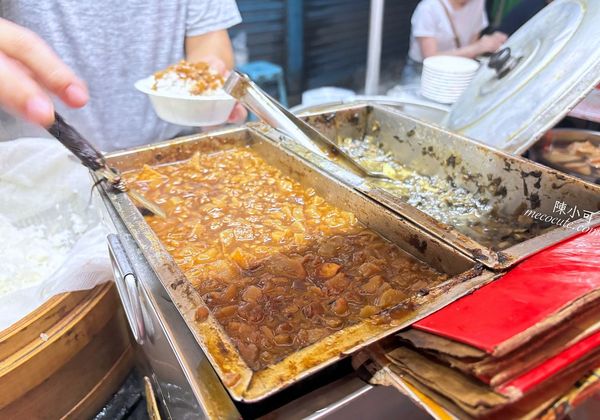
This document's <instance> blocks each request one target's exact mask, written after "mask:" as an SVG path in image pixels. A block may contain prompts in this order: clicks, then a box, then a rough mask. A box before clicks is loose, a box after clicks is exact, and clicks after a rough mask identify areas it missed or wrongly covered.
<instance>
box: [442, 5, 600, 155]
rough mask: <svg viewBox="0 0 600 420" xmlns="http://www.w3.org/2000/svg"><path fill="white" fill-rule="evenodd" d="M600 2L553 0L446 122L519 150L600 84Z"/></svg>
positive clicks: (492, 62) (484, 70) (484, 71)
mask: <svg viewBox="0 0 600 420" xmlns="http://www.w3.org/2000/svg"><path fill="white" fill-rule="evenodd" d="M599 40H600V1H598V0H555V1H554V2H553V3H551V4H550V5H549V6H547V7H545V8H544V9H543V10H542V11H541V12H540V13H538V14H537V15H536V16H534V17H533V19H531V20H530V21H529V22H527V23H526V24H525V25H524V26H523V27H522V28H521V29H519V30H518V31H517V32H516V33H515V34H514V35H513V36H511V37H510V38H509V39H508V41H507V43H506V45H505V47H506V48H504V49H503V50H500V51H499V52H497V53H496V54H494V55H493V56H492V57H491V58H490V59H489V61H487V62H486V63H484V65H483V66H482V67H481V69H480V70H479V71H478V72H477V74H476V75H475V77H474V79H473V81H472V83H471V84H470V85H469V87H468V88H467V89H466V90H465V92H464V93H463V95H462V96H461V97H460V99H459V100H458V102H456V103H455V104H454V106H453V107H452V109H451V111H450V114H449V115H448V119H447V120H446V126H447V127H448V129H450V130H452V131H455V132H459V133H461V134H464V135H466V136H468V137H471V138H472V139H475V140H477V141H480V142H482V143H485V144H487V145H489V146H492V147H495V148H497V149H501V150H504V151H506V152H510V153H516V154H520V153H522V152H524V151H526V150H527V149H528V148H529V146H531V145H532V144H533V143H535V141H536V140H537V139H538V138H540V137H541V136H542V135H543V134H544V133H545V132H546V131H547V130H548V129H550V128H551V127H553V126H554V125H555V124H556V123H557V122H558V121H560V119H562V118H563V117H564V116H565V115H566V114H567V113H568V112H569V111H570V110H571V109H572V108H573V107H575V105H577V103H578V102H580V101H581V100H582V99H583V98H584V97H585V96H586V95H587V94H588V93H589V92H590V91H591V90H592V89H593V88H594V87H595V86H596V85H597V84H598V83H599V82H600V48H599V43H598V42H599Z"/></svg>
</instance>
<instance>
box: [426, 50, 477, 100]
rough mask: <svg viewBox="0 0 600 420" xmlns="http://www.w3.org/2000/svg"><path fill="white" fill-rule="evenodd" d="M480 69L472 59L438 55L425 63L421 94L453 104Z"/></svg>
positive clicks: (427, 59) (429, 58)
mask: <svg viewBox="0 0 600 420" xmlns="http://www.w3.org/2000/svg"><path fill="white" fill-rule="evenodd" d="M478 68H479V63H478V62H477V61H475V60H471V59H470V58H464V57H453V56H445V55H437V56H434V57H428V58H426V59H425V60H424V61H423V75H422V77H421V93H422V94H423V96H424V97H426V98H427V99H431V100H432V101H436V102H440V103H443V104H452V103H454V102H456V100H457V99H458V98H459V97H460V95H461V94H462V93H463V91H464V90H465V89H466V88H467V86H468V85H469V83H471V80H472V79H473V76H475V73H476V72H477V69H478Z"/></svg>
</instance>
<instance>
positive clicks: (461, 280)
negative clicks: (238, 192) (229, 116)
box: [104, 128, 495, 402]
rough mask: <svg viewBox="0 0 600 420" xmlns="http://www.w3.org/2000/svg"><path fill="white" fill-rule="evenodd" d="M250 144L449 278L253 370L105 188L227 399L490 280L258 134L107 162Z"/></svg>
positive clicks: (216, 137)
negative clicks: (400, 307) (384, 316)
mask: <svg viewBox="0 0 600 420" xmlns="http://www.w3.org/2000/svg"><path fill="white" fill-rule="evenodd" d="M233 145H249V146H250V147H252V148H253V149H254V150H256V152H258V153H259V154H260V155H261V156H262V157H263V158H265V159H266V160H267V161H268V162H269V163H270V164H272V165H275V166H276V167H278V168H280V169H281V170H282V172H283V173H285V174H287V175H289V176H291V177H292V178H295V179H296V180H298V181H299V182H300V183H302V184H303V185H304V186H306V187H312V188H314V189H315V190H316V191H317V192H318V193H319V194H320V195H321V196H322V197H324V198H325V199H326V200H328V201H329V202H331V203H332V204H334V205H337V206H339V207H341V208H344V209H346V210H350V211H352V212H354V213H355V214H356V216H357V218H358V219H359V220H360V221H361V222H363V223H364V224H366V225H367V226H368V227H370V228H372V229H373V230H375V231H378V232H380V233H381V234H382V235H383V236H385V237H387V238H388V239H389V240H391V241H393V242H394V243H396V244H397V245H398V246H400V247H401V248H402V249H404V250H406V251H407V252H409V253H410V254H412V255H414V256H415V257H417V258H418V259H420V260H422V261H424V262H426V263H427V264H429V265H431V266H432V267H434V268H436V269H437V270H439V271H441V272H445V273H448V274H450V275H451V276H453V277H451V278H450V279H449V280H448V281H447V282H445V283H443V284H442V285H440V286H438V287H436V288H433V289H431V290H429V294H426V295H425V296H414V297H413V299H412V302H413V304H414V308H415V309H414V311H413V312H410V313H407V314H406V315H405V316H403V317H402V318H401V319H398V320H393V321H390V322H389V323H380V324H377V323H373V322H368V321H365V322H362V323H360V324H357V325H353V326H351V327H349V328H345V329H343V330H341V331H338V332H336V333H334V334H332V335H330V336H328V337H326V338H325V339H323V340H321V341H319V342H317V343H315V344H312V345H310V346H308V347H306V348H303V349H301V350H299V351H298V352H296V353H294V354H292V355H290V356H288V357H287V358H285V359H284V360H282V361H281V362H279V363H277V364H276V365H273V366H271V367H269V368H266V369H263V370H259V371H256V372H255V371H252V370H251V369H250V368H249V367H248V366H247V365H246V364H245V363H244V361H243V360H242V358H241V357H240V355H239V353H238V351H237V350H236V348H235V346H234V345H233V344H232V342H231V341H230V340H229V338H228V337H227V335H226V334H225V333H224V331H223V330H222V329H221V327H220V325H219V324H218V323H217V322H216V320H215V319H214V318H213V317H212V316H209V318H208V320H207V321H204V322H197V321H196V320H195V312H196V309H197V308H198V307H201V306H204V303H203V301H202V298H201V296H200V295H199V293H198V292H197V291H196V290H195V289H194V288H193V287H192V285H191V284H190V283H189V282H188V281H187V280H186V278H185V276H184V274H183V273H182V272H181V270H180V269H179V268H178V267H177V265H176V264H175V262H174V260H173V259H172V257H171V256H170V255H169V253H168V252H167V251H166V250H165V248H164V247H163V246H162V244H161V243H160V241H159V240H158V238H157V236H156V235H155V234H154V232H153V231H152V230H151V229H150V227H149V226H148V224H147V223H146V222H145V220H144V219H143V217H142V215H141V214H140V212H139V211H138V210H137V208H136V207H135V206H134V205H133V203H132V202H131V201H130V200H129V198H128V197H127V196H126V195H124V194H122V193H115V192H113V191H111V190H109V189H108V188H104V192H105V193H106V195H107V197H108V199H109V201H110V205H112V206H113V207H114V210H115V213H116V214H117V215H118V217H119V218H120V219H121V221H122V222H123V223H124V225H125V226H126V228H127V229H128V231H129V232H130V233H131V235H132V236H133V238H134V239H135V241H136V242H137V244H138V245H139V248H140V249H141V250H142V253H143V255H144V257H145V259H146V260H147V262H148V263H149V265H150V266H151V267H152V269H153V270H154V271H155V273H156V274H157V277H158V278H159V279H160V281H161V282H162V283H163V285H164V286H165V288H166V290H167V291H168V293H169V296H170V298H171V299H172V301H173V303H175V305H176V307H177V308H178V310H179V312H180V313H181V315H182V317H183V318H184V320H185V321H186V324H187V325H188V327H189V328H190V330H191V331H192V333H193V335H194V337H195V338H196V340H197V341H198V343H199V344H200V346H201V348H202V349H203V351H204V352H205V353H206V355H207V357H208V358H209V359H210V361H211V363H212V365H213V367H214V368H215V370H216V371H217V373H218V375H219V377H220V378H221V379H222V381H223V383H224V385H225V386H226V388H227V389H228V391H229V392H230V394H231V396H232V397H233V398H234V399H236V400H240V401H247V402H253V401H257V400H260V399H263V398H265V397H267V396H269V395H271V394H273V393H275V392H277V391H278V390H280V389H282V388H285V387H287V386H289V385H291V384H293V383H295V382H297V381H299V380H300V379H302V378H304V377H307V376H309V375H311V374H312V373H313V372H315V371H317V370H319V369H321V368H323V367H325V366H327V365H329V364H332V363H334V362H335V361H337V360H339V359H341V358H343V357H345V356H347V355H348V354H351V353H353V352H354V351H356V350H358V349H360V348H362V347H364V346H366V345H368V344H370V343H372V342H374V341H376V340H378V339H380V338H382V337H385V336H387V335H390V334H392V333H394V332H396V331H398V330H400V329H401V328H403V327H405V326H407V325H409V324H411V323H413V322H415V321H416V320H418V319H421V318H423V317H425V316H427V315H428V314H430V313H432V312H434V311H436V310H438V309H440V308H441V307H443V306H444V305H447V304H448V303H450V302H452V301H454V300H456V299H457V298H459V297H461V296H463V295H465V294H467V293H469V292H471V291H473V290H474V289H476V288H478V287H480V286H482V285H483V284H485V283H487V282H489V281H491V280H493V279H494V278H495V274H494V273H492V272H490V271H487V270H485V269H483V268H482V266H481V265H479V264H476V263H475V261H473V260H471V259H469V258H467V257H466V256H465V255H463V254H462V253H460V252H458V251H456V250H455V249H453V248H451V247H450V246H448V245H446V244H445V243H444V242H442V241H440V240H439V239H437V238H435V237H433V236H431V235H429V234H427V233H425V232H423V231H421V230H420V229H419V228H417V227H416V226H415V225H414V224H412V223H410V222H408V221H406V220H404V219H403V218H401V217H398V216H397V215H396V214H394V213H393V212H390V211H389V210H387V209H386V208H384V207H382V206H380V205H378V204H377V203H375V202H374V201H372V200H370V199H369V198H367V197H365V196H364V195H362V194H360V193H357V192H356V191H354V190H352V188H350V187H348V186H346V185H345V184H343V183H341V182H339V181H338V180H336V179H334V178H333V177H331V176H329V175H327V174H325V173H324V172H322V171H320V170H318V169H316V168H315V167H314V166H312V165H311V164H309V163H307V162H305V161H303V160H302V159H300V158H298V156H296V155H294V154H293V153H291V152H289V151H287V150H285V149H284V148H282V147H280V146H279V145H278V144H276V143H275V142H273V141H271V140H269V139H267V138H266V137H264V136H263V135H262V134H260V133H258V132H256V131H253V130H251V129H247V128H242V129H235V130H227V131H221V132H215V133H212V134H207V135H200V136H192V137H187V138H181V139H176V140H172V141H168V142H164V143H160V144H156V145H151V146H147V147H141V148H137V149H132V150H127V151H122V152H117V153H112V154H110V155H108V156H107V161H108V163H109V164H110V165H111V166H112V167H116V168H118V169H119V170H121V171H127V170H132V169H138V168H140V167H141V166H142V165H143V164H150V165H156V164H164V163H167V162H174V161H180V160H183V159H186V158H189V157H191V155H192V154H193V153H194V152H195V151H201V152H207V153H208V152H211V151H216V150H222V149H223V148H228V147H232V146H233Z"/></svg>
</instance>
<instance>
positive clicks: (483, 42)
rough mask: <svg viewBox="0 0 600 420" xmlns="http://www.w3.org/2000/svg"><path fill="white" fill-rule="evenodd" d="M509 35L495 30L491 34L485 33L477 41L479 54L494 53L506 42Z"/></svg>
mask: <svg viewBox="0 0 600 420" xmlns="http://www.w3.org/2000/svg"><path fill="white" fill-rule="evenodd" d="M507 39H508V37H507V36H506V34H504V33H502V32H494V33H493V34H491V35H484V36H482V37H481V38H479V40H478V41H477V49H478V53H479V54H486V53H493V52H496V51H498V49H499V48H500V47H501V46H502V44H504V43H505V42H506V40H507Z"/></svg>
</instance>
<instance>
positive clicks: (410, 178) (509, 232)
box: [338, 136, 547, 251]
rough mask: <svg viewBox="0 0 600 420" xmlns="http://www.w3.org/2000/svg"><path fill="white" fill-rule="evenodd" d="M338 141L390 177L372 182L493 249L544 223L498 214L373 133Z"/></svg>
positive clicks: (531, 234) (527, 235) (539, 229)
mask: <svg viewBox="0 0 600 420" xmlns="http://www.w3.org/2000/svg"><path fill="white" fill-rule="evenodd" d="M338 144H339V145H340V146H341V147H342V148H343V149H344V150H345V151H346V153H348V154H349V155H350V156H351V157H352V158H354V159H355V160H357V161H358V162H360V163H361V164H362V165H363V166H365V167H366V168H368V169H370V170H373V171H382V172H383V173H385V175H386V176H388V177H389V178H390V179H389V180H383V179H376V180H372V181H370V183H371V184H372V185H374V186H377V187H379V188H381V189H383V190H386V191H388V192H389V193H391V194H394V195H395V196H397V197H399V198H401V199H402V200H404V201H405V202H407V203H408V204H410V205H411V206H413V207H415V208H417V209H419V210H420V211H422V212H423V213H425V214H427V215H429V216H430V217H432V218H434V219H435V220H437V221H439V222H442V223H444V224H447V225H450V226H452V227H454V228H455V229H457V230H458V231H459V232H461V233H463V234H464V235H466V236H469V237H470V238H472V239H474V240H475V241H477V242H479V243H480V244H482V245H484V246H487V247H490V248H492V249H494V250H496V251H499V250H503V249H506V248H509V247H511V246H513V245H515V244H518V243H520V242H523V241H525V240H527V239H530V238H533V237H534V236H538V235H540V234H541V233H543V230H544V228H545V227H547V226H541V225H539V224H534V223H533V221H532V220H531V219H529V218H527V217H525V216H520V217H512V216H511V217H507V216H504V215H500V214H498V213H497V212H496V210H495V209H494V207H493V206H491V205H490V204H489V203H488V202H487V200H481V199H480V198H479V197H478V195H477V194H474V193H472V192H469V191H467V190H466V189H464V188H460V187H456V186H454V185H452V183H451V181H448V180H446V179H443V178H441V177H438V176H425V175H421V174H419V173H418V172H416V171H414V170H412V169H408V168H406V167H405V166H403V165H401V164H400V163H398V162H397V161H396V160H395V159H394V158H393V156H392V155H391V153H390V152H388V151H386V150H385V149H384V148H383V147H382V144H381V143H380V142H379V141H378V140H377V139H376V138H375V137H373V136H365V137H364V138H363V139H355V138H349V137H347V138H341V139H338Z"/></svg>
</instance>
